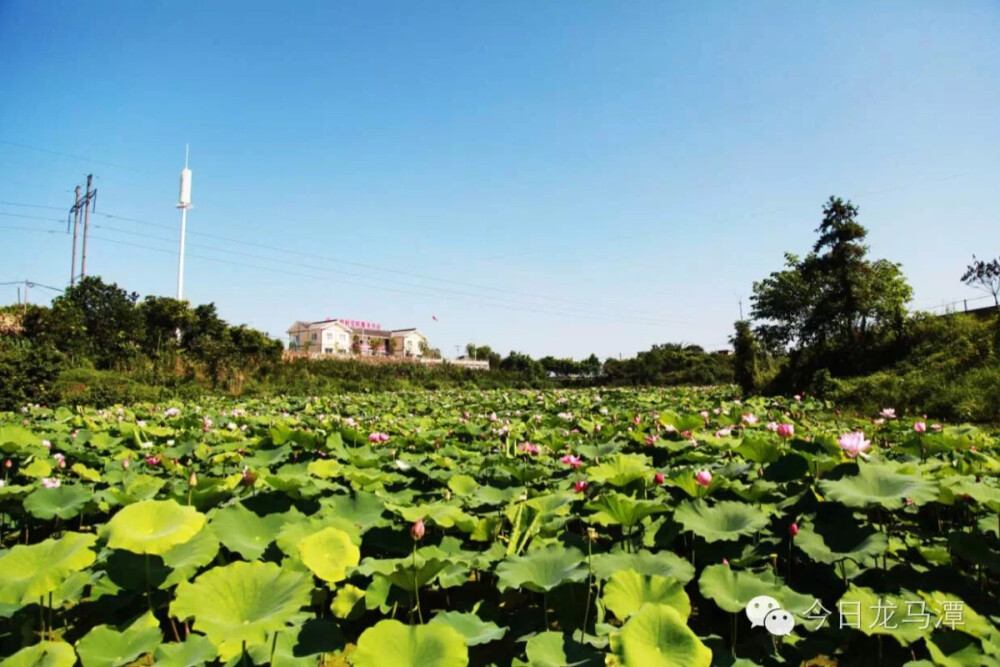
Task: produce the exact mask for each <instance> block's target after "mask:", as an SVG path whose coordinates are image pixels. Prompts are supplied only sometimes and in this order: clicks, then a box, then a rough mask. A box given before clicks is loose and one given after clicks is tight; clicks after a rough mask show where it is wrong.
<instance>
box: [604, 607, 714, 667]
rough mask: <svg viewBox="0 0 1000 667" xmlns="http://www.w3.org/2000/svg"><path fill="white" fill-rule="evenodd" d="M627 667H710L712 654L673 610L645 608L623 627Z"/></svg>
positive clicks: (623, 644)
mask: <svg viewBox="0 0 1000 667" xmlns="http://www.w3.org/2000/svg"><path fill="white" fill-rule="evenodd" d="M619 642H620V643H619V647H620V650H621V656H622V665H623V666H624V667H711V664H712V651H711V649H709V648H708V647H707V646H705V645H704V644H702V643H701V640H700V639H698V637H697V635H695V634H694V632H692V631H691V628H689V627H688V626H687V624H686V623H685V622H684V619H683V618H682V617H681V615H680V614H679V613H678V612H677V610H676V609H674V608H673V607H668V606H666V605H662V604H646V605H643V607H642V608H641V609H639V611H638V612H636V614H635V615H634V616H632V618H630V619H629V621H628V623H626V624H625V625H624V626H623V627H622V631H621V636H620V638H619Z"/></svg>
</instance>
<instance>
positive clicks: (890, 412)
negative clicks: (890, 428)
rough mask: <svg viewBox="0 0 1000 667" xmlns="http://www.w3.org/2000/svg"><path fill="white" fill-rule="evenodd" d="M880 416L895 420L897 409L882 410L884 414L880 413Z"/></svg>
mask: <svg viewBox="0 0 1000 667" xmlns="http://www.w3.org/2000/svg"><path fill="white" fill-rule="evenodd" d="M879 416H881V417H884V418H886V419H895V418H896V409H895V408H882V412H880V413H879Z"/></svg>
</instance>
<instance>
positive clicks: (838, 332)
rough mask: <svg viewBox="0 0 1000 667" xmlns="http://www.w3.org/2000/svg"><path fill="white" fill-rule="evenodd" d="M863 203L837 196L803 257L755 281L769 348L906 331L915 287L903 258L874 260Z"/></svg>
mask: <svg viewBox="0 0 1000 667" xmlns="http://www.w3.org/2000/svg"><path fill="white" fill-rule="evenodd" d="M857 214H858V209H857V207H856V206H854V205H853V204H851V203H850V202H849V201H848V202H845V201H843V200H842V199H840V198H839V197H831V198H830V200H829V201H828V202H827V204H826V206H825V207H824V208H823V222H822V223H821V224H820V226H819V227H818V228H817V230H816V232H817V233H818V234H819V235H820V236H819V239H818V240H817V241H816V244H815V245H814V246H813V249H812V252H810V253H809V255H808V256H806V257H805V258H804V259H801V260H800V259H799V258H798V256H796V255H793V254H786V255H785V268H784V269H783V270H781V271H778V272H775V273H772V274H771V275H770V276H769V277H768V278H765V279H764V280H762V281H760V282H755V283H754V286H753V291H754V293H753V296H752V297H751V302H752V304H753V305H752V310H751V317H752V318H753V319H754V320H756V321H757V322H758V326H757V334H758V335H759V337H760V339H761V340H762V341H763V342H764V345H765V347H767V348H768V349H770V350H781V349H784V348H787V347H798V348H802V347H813V348H815V349H827V350H828V349H848V348H864V347H869V346H871V345H874V344H876V343H879V342H881V341H883V340H885V338H886V337H888V336H890V335H893V334H896V335H898V333H899V332H900V330H901V327H902V323H903V320H904V318H905V315H906V303H907V302H908V301H909V300H910V297H911V296H912V290H911V289H910V286H909V285H908V284H907V283H906V279H905V277H904V276H903V273H902V271H901V269H900V265H899V264H894V263H892V262H889V261H887V260H876V261H871V260H869V259H867V253H868V247H867V246H866V245H864V243H863V241H864V239H865V237H866V236H867V234H868V232H867V230H866V229H865V228H864V227H863V226H862V225H861V224H859V223H858V222H857Z"/></svg>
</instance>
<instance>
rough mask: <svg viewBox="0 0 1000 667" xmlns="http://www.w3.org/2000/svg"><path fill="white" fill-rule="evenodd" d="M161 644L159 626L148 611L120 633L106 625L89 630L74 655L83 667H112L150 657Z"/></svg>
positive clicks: (79, 642)
mask: <svg viewBox="0 0 1000 667" xmlns="http://www.w3.org/2000/svg"><path fill="white" fill-rule="evenodd" d="M162 641H163V634H162V633H161V632H160V624H159V622H158V621H157V620H156V617H155V616H153V612H151V611H150V612H146V613H145V614H144V615H143V616H140V617H139V618H138V619H136V621H135V622H134V623H132V625H130V626H129V627H128V628H126V629H125V630H124V631H121V632H119V631H118V630H115V629H114V628H113V627H111V626H109V625H98V626H96V627H94V628H92V629H91V630H90V632H88V633H87V634H85V635H84V636H83V637H81V638H80V641H78V642H77V643H76V652H77V653H79V654H80V662H82V663H83V667H92V666H93V667H116V666H117V665H126V664H128V663H130V662H132V661H133V660H135V659H136V658H138V657H139V656H141V655H145V654H146V653H151V652H152V651H153V649H155V648H156V647H157V646H159V645H160V643H161V642H162Z"/></svg>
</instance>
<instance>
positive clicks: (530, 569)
mask: <svg viewBox="0 0 1000 667" xmlns="http://www.w3.org/2000/svg"><path fill="white" fill-rule="evenodd" d="M585 562H586V561H585V560H584V555H583V554H582V553H581V552H580V551H579V550H578V549H574V548H568V549H567V548H565V547H561V546H550V547H547V548H544V549H536V550H534V551H529V552H528V553H526V554H524V555H521V556H513V557H510V558H506V559H504V560H503V561H501V562H500V564H499V565H497V568H496V575H497V587H498V588H499V589H500V590H501V591H505V590H507V589H508V588H521V587H524V588H527V589H528V590H530V591H535V592H536V593H544V592H548V591H551V590H552V589H553V588H555V587H556V586H559V585H560V584H564V583H568V582H571V581H583V580H584V579H586V578H587V568H586V566H585V565H584V563H585Z"/></svg>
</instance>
